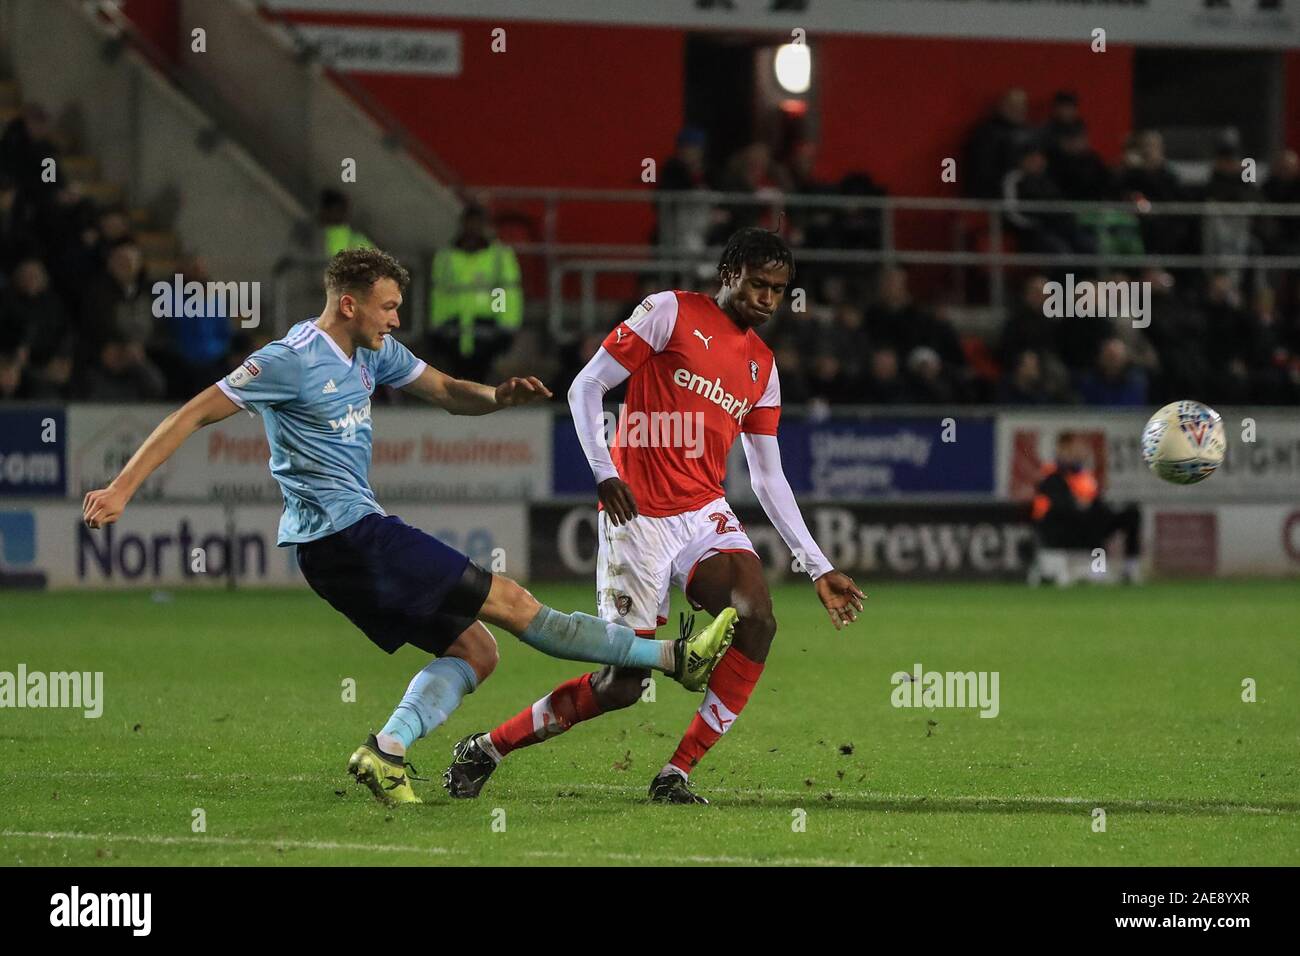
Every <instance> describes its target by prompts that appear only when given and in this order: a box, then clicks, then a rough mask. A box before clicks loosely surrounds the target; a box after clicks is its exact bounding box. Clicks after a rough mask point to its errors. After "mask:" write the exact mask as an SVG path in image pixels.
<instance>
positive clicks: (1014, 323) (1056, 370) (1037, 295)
mask: <svg viewBox="0 0 1300 956" xmlns="http://www.w3.org/2000/svg"><path fill="white" fill-rule="evenodd" d="M1049 281H1050V280H1049V279H1048V278H1047V276H1045V275H1042V274H1041V273H1036V274H1034V275H1031V276H1029V278H1027V279H1026V280H1025V283H1024V286H1023V287H1022V289H1021V294H1020V301H1019V303H1017V304H1016V306H1015V307H1014V308H1013V309H1012V311H1011V314H1010V316H1008V318H1007V320H1006V322H1005V323H1004V324H1003V326H1002V334H1001V336H1000V337H999V340H998V345H997V353H996V354H997V359H998V362H999V363H1000V364H1001V366H1002V369H1003V371H1004V372H1006V371H1009V370H1010V369H1013V368H1015V367H1016V366H1017V365H1018V364H1019V362H1020V356H1021V355H1022V354H1024V353H1025V352H1034V353H1035V354H1037V356H1038V363H1039V366H1040V373H1041V376H1042V378H1043V380H1044V383H1045V387H1046V388H1047V390H1048V391H1049V392H1055V393H1060V392H1063V391H1064V390H1065V384H1066V382H1067V381H1068V379H1069V375H1068V373H1067V371H1066V367H1065V361H1064V359H1062V357H1061V351H1060V337H1061V332H1060V323H1061V320H1060V319H1055V318H1051V317H1049V316H1048V315H1047V296H1048V293H1047V283H1048V282H1049Z"/></svg>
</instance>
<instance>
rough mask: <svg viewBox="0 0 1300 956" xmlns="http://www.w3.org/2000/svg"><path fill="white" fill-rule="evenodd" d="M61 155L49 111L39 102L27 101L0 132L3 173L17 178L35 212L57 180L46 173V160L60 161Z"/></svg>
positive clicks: (47, 201)
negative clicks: (51, 125) (51, 180)
mask: <svg viewBox="0 0 1300 956" xmlns="http://www.w3.org/2000/svg"><path fill="white" fill-rule="evenodd" d="M58 155H59V150H58V147H57V146H55V144H54V141H53V139H52V137H51V128H50V118H49V114H48V113H46V111H45V108H44V107H43V106H41V105H40V104H39V103H31V102H28V103H24V104H23V108H22V111H21V112H20V113H19V114H18V115H17V116H15V117H14V118H13V119H12V120H10V121H9V123H8V124H7V125H6V126H5V128H4V132H3V133H0V173H4V174H6V175H8V176H9V177H10V178H11V179H12V180H13V181H14V183H15V184H16V185H17V186H18V191H19V193H20V195H21V196H22V199H23V202H24V203H29V204H30V205H31V206H32V207H33V208H32V213H34V214H39V212H41V211H43V210H44V208H45V207H46V206H47V205H48V203H49V200H50V199H51V198H52V196H53V194H54V183H52V182H49V181H48V179H49V177H48V176H47V175H46V170H47V165H46V161H47V160H51V159H52V160H55V161H56V162H57V160H58ZM56 168H57V167H56Z"/></svg>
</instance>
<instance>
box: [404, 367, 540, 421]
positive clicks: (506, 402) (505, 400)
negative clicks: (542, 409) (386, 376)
mask: <svg viewBox="0 0 1300 956" xmlns="http://www.w3.org/2000/svg"><path fill="white" fill-rule="evenodd" d="M402 390H403V391H406V392H410V393H411V394H413V395H418V396H419V397H420V398H422V399H424V400H425V401H426V402H430V403H432V404H434V405H437V406H438V407H439V408H445V409H446V410H447V411H449V412H451V413H452V414H453V415H486V414H488V413H489V412H496V411H500V410H501V409H503V408H511V407H513V406H515V405H527V404H529V403H530V402H542V401H545V400H546V399H548V398H550V397H551V390H550V389H548V388H547V387H546V386H545V385H543V384H542V382H541V379H539V378H537V377H536V376H533V375H529V376H528V377H527V378H518V377H516V378H508V379H506V380H505V381H504V382H502V383H501V384H500V385H498V386H496V388H493V387H492V386H491V385H480V384H479V383H478V382H466V381H464V380H462V379H459V378H452V377H451V376H450V375H448V374H447V373H445V372H440V371H438V370H437V369H436V368H434V367H433V366H432V365H426V366H425V367H424V371H423V372H421V373H420V374H419V375H418V376H417V377H416V378H415V379H414V380H413V381H411V382H410V383H409V384H408V385H405V386H403V389H402Z"/></svg>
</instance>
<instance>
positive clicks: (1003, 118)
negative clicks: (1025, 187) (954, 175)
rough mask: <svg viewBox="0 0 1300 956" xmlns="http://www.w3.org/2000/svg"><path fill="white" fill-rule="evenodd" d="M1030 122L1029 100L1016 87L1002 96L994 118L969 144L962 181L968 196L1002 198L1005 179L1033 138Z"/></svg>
mask: <svg viewBox="0 0 1300 956" xmlns="http://www.w3.org/2000/svg"><path fill="white" fill-rule="evenodd" d="M1028 118H1029V97H1028V96H1027V95H1026V94H1025V91H1024V90H1022V89H1020V88H1018V87H1017V88H1015V89H1010V90H1007V91H1006V92H1005V93H1003V94H1002V97H1001V98H1000V99H999V100H998V104H997V107H996V108H995V109H994V111H993V113H992V115H991V116H989V117H988V119H986V120H984V121H983V122H982V123H980V124H979V125H978V126H976V127H975V129H974V131H973V132H972V133H971V135H970V138H969V139H968V140H967V141H966V148H965V153H964V159H963V162H962V167H963V168H964V170H965V174H964V175H963V176H961V177H959V178H960V180H961V181H962V182H964V183H965V188H966V195H967V196H971V197H974V198H977V199H994V198H996V197H998V196H999V195H1001V192H1002V181H1003V179H1004V178H1005V177H1006V175H1007V173H1008V172H1010V171H1011V170H1012V169H1013V168H1014V167H1015V166H1016V163H1017V160H1018V158H1019V157H1020V155H1021V153H1022V149H1023V147H1024V146H1025V145H1026V144H1027V143H1028V142H1030V140H1032V139H1033V138H1034V131H1033V130H1032V129H1031V128H1030V126H1029V122H1028Z"/></svg>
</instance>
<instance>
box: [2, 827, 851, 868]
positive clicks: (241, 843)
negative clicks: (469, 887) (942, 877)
mask: <svg viewBox="0 0 1300 956" xmlns="http://www.w3.org/2000/svg"><path fill="white" fill-rule="evenodd" d="M0 838H3V839H13V840H51V841H57V840H83V841H90V842H95V843H142V844H146V845H150V846H201V845H203V844H208V845H215V846H235V847H253V848H263V849H294V850H356V851H358V852H379V853H416V854H421V855H425V854H430V855H433V856H449V855H452V854H459V855H462V856H465V855H469V854H470V853H471V851H470V850H466V849H463V848H455V849H453V848H450V847H443V846H402V845H394V844H385V843H335V842H330V841H322V840H255V839H252V838H247V837H219V836H185V837H167V836H139V835H136V834H129V833H78V832H72V831H64V832H60V831H54V830H47V831H32V830H0ZM521 855H522V856H526V857H532V858H535V859H555V860H574V861H577V862H584V861H590V860H592V859H601V860H616V861H619V862H625V863H655V862H662V863H671V864H681V863H718V864H724V865H738V866H745V865H748V866H859V865H861V864H855V863H853V862H851V861H845V860H826V859H819V858H803V857H774V858H773V859H770V860H763V859H759V858H757V857H750V856H704V855H698V854H692V855H689V856H674V855H670V854H654V853H603V852H601V851H599V850H595V851H591V852H583V853H564V852H562V851H560V850H524V851H521ZM480 857H481V858H482V859H483V860H484V861H485V862H491V861H490V859H489V857H490V854H489V853H483V854H481V855H480Z"/></svg>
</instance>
